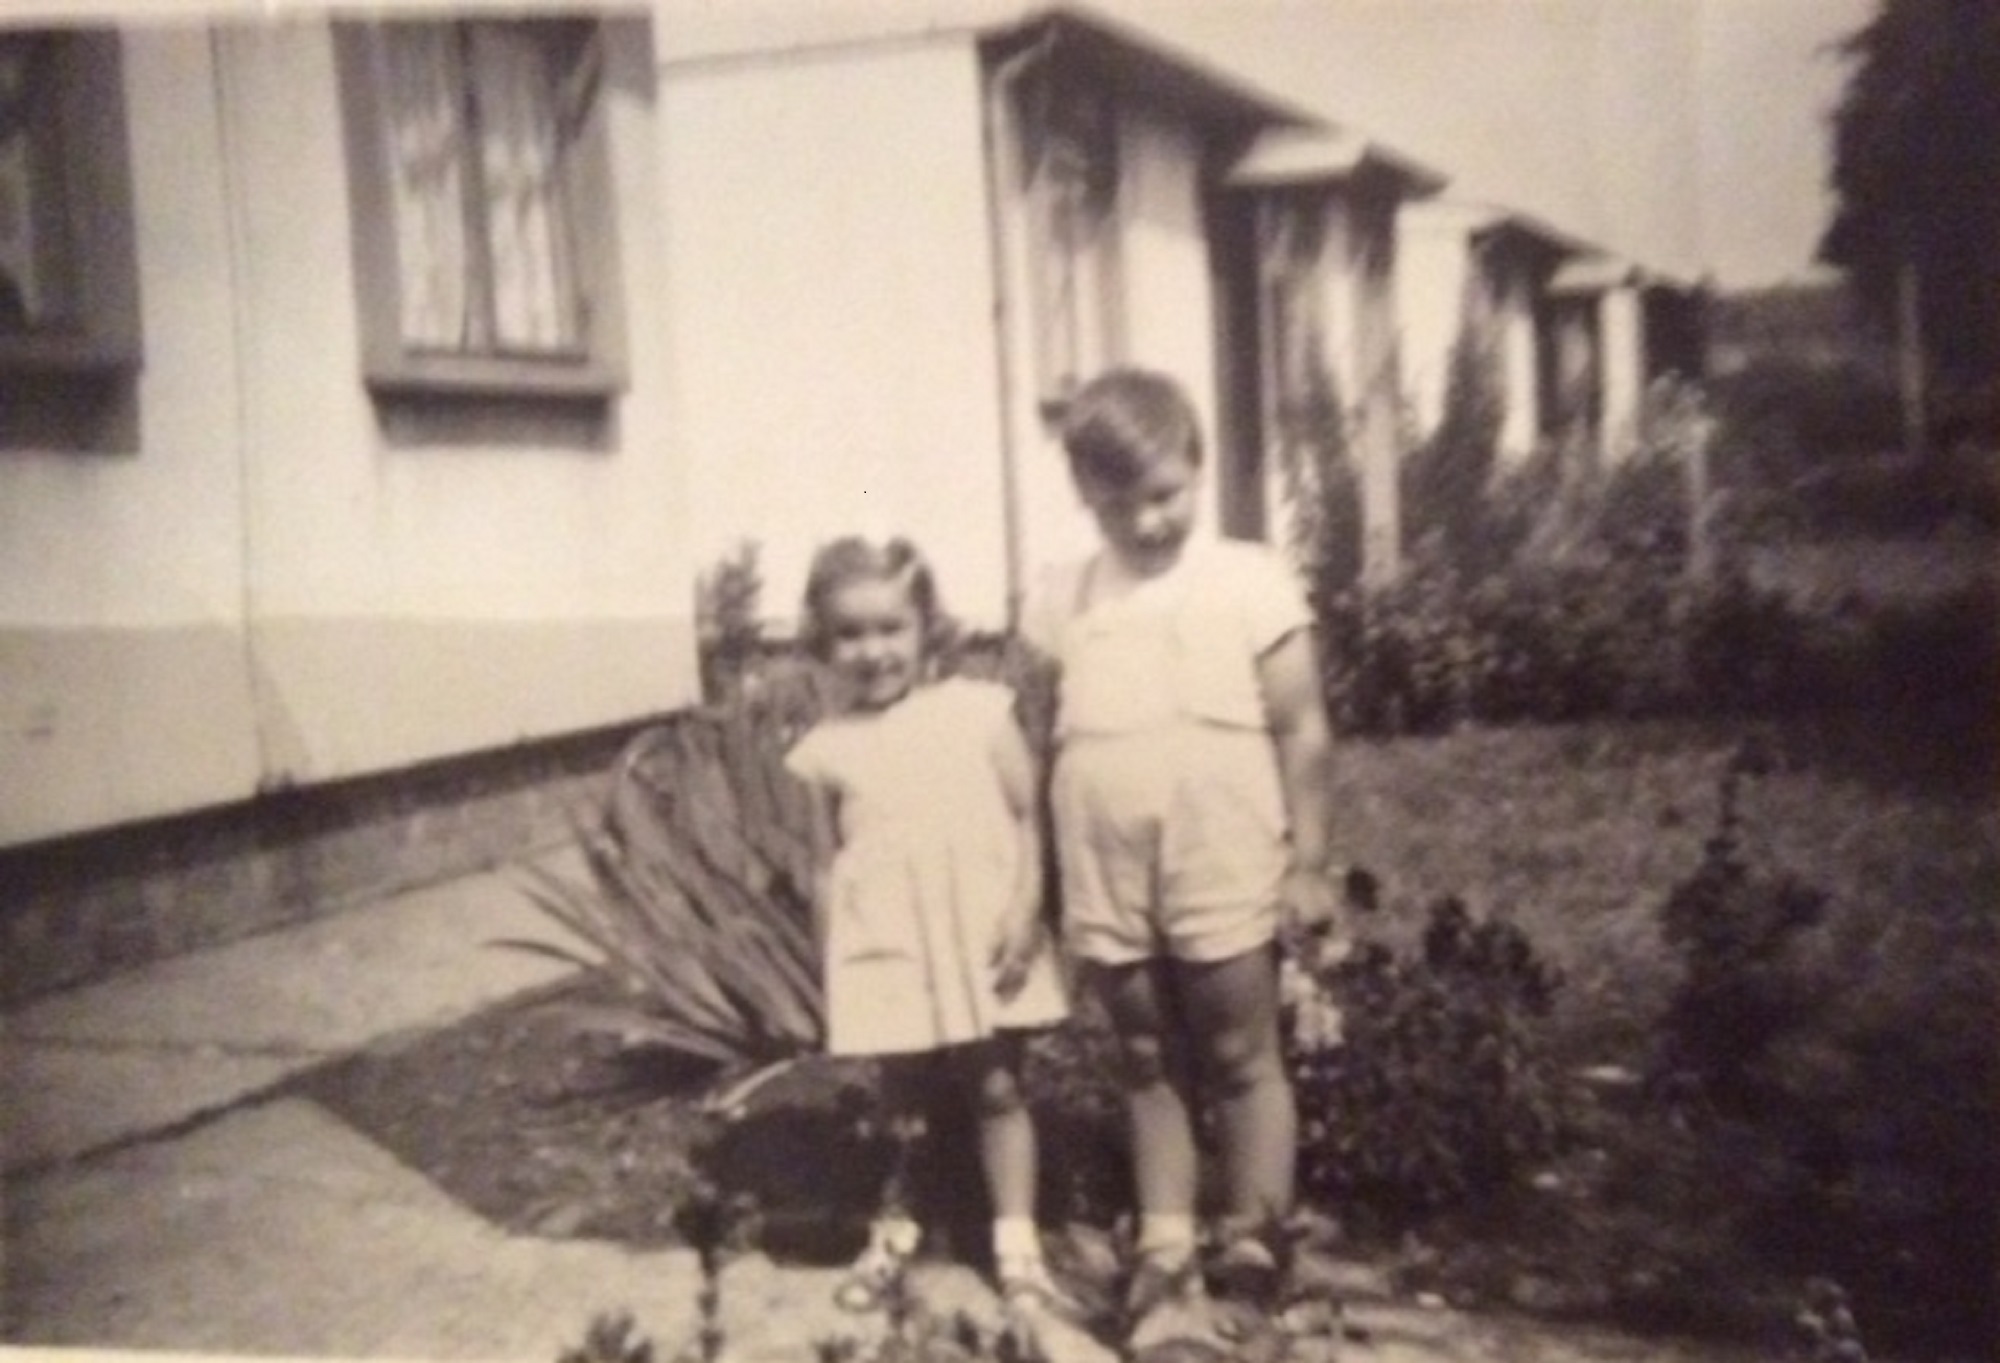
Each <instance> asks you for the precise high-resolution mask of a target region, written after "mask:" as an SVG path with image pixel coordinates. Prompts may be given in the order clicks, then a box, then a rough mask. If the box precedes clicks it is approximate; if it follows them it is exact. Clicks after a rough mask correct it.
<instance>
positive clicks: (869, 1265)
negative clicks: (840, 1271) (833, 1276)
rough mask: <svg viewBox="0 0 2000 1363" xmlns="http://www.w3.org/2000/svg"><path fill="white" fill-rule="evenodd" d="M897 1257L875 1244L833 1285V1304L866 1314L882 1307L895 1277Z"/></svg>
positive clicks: (846, 1309) (842, 1308) (857, 1313)
mask: <svg viewBox="0 0 2000 1363" xmlns="http://www.w3.org/2000/svg"><path fill="white" fill-rule="evenodd" d="M895 1277H896V1257H895V1256H894V1255H892V1254H890V1253H888V1252H887V1251H885V1250H881V1249H877V1248H873V1247H871V1248H870V1249H869V1250H868V1252H867V1253H865V1254H863V1255H862V1256H861V1257H860V1258H859V1259H857V1260H855V1261H854V1264H853V1265H852V1266H851V1267H850V1268H849V1269H848V1270H847V1276H846V1277H844V1278H842V1279H841V1280H840V1286H838V1287H836V1288H834V1289H833V1304H834V1305H835V1306H838V1307H839V1308H840V1309H841V1310H843V1311H852V1312H853V1313H855V1314H856V1315H864V1314H866V1313H868V1312H870V1311H879V1310H881V1309H882V1303H883V1302H884V1301H885V1300H887V1298H888V1295H889V1284H890V1283H892V1282H894V1281H895Z"/></svg>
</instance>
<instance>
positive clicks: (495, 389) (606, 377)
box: [362, 355, 626, 402]
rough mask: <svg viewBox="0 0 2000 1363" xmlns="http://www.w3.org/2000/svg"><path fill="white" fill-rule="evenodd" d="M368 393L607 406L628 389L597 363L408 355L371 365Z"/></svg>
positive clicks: (621, 377) (614, 371) (619, 373)
mask: <svg viewBox="0 0 2000 1363" xmlns="http://www.w3.org/2000/svg"><path fill="white" fill-rule="evenodd" d="M362 377H363V381H364V382H365V383H366V384H367V385H368V391H369V392H370V393H372V394H374V395H375V396H376V397H378V398H387V399H392V400H407V399H422V398H425V397H440V398H503V399H513V400H517V401H518V400H528V401H533V400H535V399H538V398H548V399H552V400H557V401H571V402H573V401H578V400H585V401H588V400H597V401H604V402H608V401H610V400H611V399H612V398H615V397H617V396H619V395H620V394H622V393H623V392H624V391H625V388H626V375H625V373H624V371H623V370H622V369H620V368H618V367H616V366H613V365H609V364H606V363H604V362H602V361H598V360H588V359H578V360H570V361H565V360H526V359H495V358H488V357H483V356H481V357H465V356H456V355H406V356H403V357H401V358H399V359H397V360H395V361H393V362H391V363H387V364H371V365H369V366H368V368H367V370H366V371H365V373H364V374H363V376H362Z"/></svg>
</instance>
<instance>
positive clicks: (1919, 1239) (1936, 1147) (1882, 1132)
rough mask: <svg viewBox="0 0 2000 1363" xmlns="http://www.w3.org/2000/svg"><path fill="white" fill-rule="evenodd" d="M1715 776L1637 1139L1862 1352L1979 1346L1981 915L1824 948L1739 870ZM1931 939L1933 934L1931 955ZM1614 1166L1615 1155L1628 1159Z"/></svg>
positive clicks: (1987, 1052)
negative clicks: (1836, 1304)
mask: <svg viewBox="0 0 2000 1363" xmlns="http://www.w3.org/2000/svg"><path fill="white" fill-rule="evenodd" d="M1765 761H1766V759H1765V758H1764V756H1763V755H1762V754H1761V753H1760V752H1759V751H1758V750H1757V749H1755V748H1754V747H1751V746H1746V747H1745V748H1744V749H1743V750H1741V751H1740V752H1739V753H1738V755H1737V757H1736V759H1735V760H1734V761H1733V762H1732V764H1731V767H1730V769H1729V771H1728V773H1727V774H1726V775H1725V777H1724V787H1723V793H1722V800H1721V814H1720V817H1719V822H1718V826H1717V830H1716V832H1715V834H1714V836H1713V837H1712V838H1711V839H1710V840H1709V842H1708V844H1707V848H1706V851H1705V853H1704V856H1703V859H1702V862H1701V864H1700V865H1699V866H1698V867H1697V868H1696V869H1695V871H1694V872H1693V874H1692V875H1690V876H1689V877H1688V879H1687V880H1685V881H1683V882H1682V883H1681V884H1680V885H1679V886H1677V887H1676V888H1675V890H1674V891H1673V893H1672V894H1671V895H1670V896H1669V898H1668V899H1667V901H1666V903H1665V904H1664V905H1663V906H1662V908H1661V915H1660V916H1661V928H1662V934H1663V937H1664V939H1665V941H1666V943H1667V944H1668V946H1669V947H1670V948H1671V949H1672V950H1673V951H1674V952H1675V954H1676V956H1677V957H1678V958H1679V960H1680V962H1681V965H1682V972H1683V974H1682V981H1681V984H1680V985H1679V987H1678V990H1677V992H1676V994H1675V996H1674V998H1673V1000H1672V1003H1671V1005H1670V1006H1669V1008H1668V1010H1667V1013H1666V1015H1665V1017H1664V1018H1663V1020H1662V1024H1661V1033H1660V1044H1659V1050H1658V1054H1657V1057H1656V1060H1655V1063H1654V1067H1653V1075H1652V1089H1653V1093H1654V1100H1655V1102H1656V1103H1657V1104H1658V1109H1659V1110H1658V1113H1657V1119H1658V1120H1660V1121H1662V1122H1664V1123H1665V1124H1666V1125H1668V1126H1670V1127H1672V1128H1675V1129H1678V1130H1680V1131H1682V1132H1684V1133H1686V1134H1687V1135H1688V1136H1689V1137H1690V1138H1691V1139H1692V1142H1693V1148H1694V1151H1695V1160H1696V1164H1695V1167H1697V1168H1698V1169H1699V1170H1700V1171H1701V1175H1702V1178H1703V1180H1704V1181H1706V1182H1707V1184H1708V1191H1707V1193H1706V1194H1705V1196H1704V1197H1703V1198H1701V1199H1700V1200H1699V1201H1698V1202H1695V1203H1693V1204H1691V1205H1690V1206H1689V1207H1687V1208H1684V1209H1683V1210H1682V1212H1681V1215H1682V1216H1683V1218H1685V1219H1693V1218H1692V1217H1691V1216H1690V1213H1691V1212H1695V1211H1697V1210H1699V1211H1700V1212H1701V1213H1702V1214H1704V1215H1705V1216H1706V1217H1707V1218H1708V1219H1709V1220H1710V1221H1711V1222H1717V1223H1720V1227H1721V1230H1722V1231H1723V1232H1725V1233H1726V1235H1727V1237H1728V1238H1729V1239H1732V1240H1734V1241H1736V1242H1737V1244H1736V1246H1735V1248H1736V1250H1737V1252H1739V1253H1740V1252H1742V1251H1743V1250H1746V1249H1747V1250H1749V1251H1751V1252H1753V1253H1754V1255H1755V1257H1756V1260H1757V1261H1758V1262H1761V1263H1764V1264H1767V1265H1771V1266H1773V1267H1776V1268H1777V1269H1779V1270H1781V1271H1790V1272H1791V1273H1793V1274H1798V1275H1805V1274H1810V1275H1825V1276H1828V1277H1831V1278H1832V1279H1834V1280H1836V1281H1838V1282H1840V1283H1841V1284H1843V1285H1844V1286H1845V1287H1846V1288H1847V1289H1849V1290H1850V1291H1851V1292H1852V1293H1853V1298H1854V1302H1855V1304H1856V1308H1857V1310H1858V1312H1859V1314H1860V1317H1861V1320H1862V1322H1863V1324H1864V1325H1865V1326H1866V1327H1867V1329H1868V1333H1869V1334H1870V1335H1871V1337H1876V1336H1879V1337H1881V1338H1884V1339H1886V1340H1889V1341H1892V1342H1896V1343H1899V1344H1904V1345H1915V1346H1919V1347H1926V1348H1966V1347H1979V1346H1980V1345H1982V1344H1989V1343H1990V1342H1991V1341H1992V1339H1993V1338H1994V1337H1995V1331H1996V1327H2000V1319H1996V1304H1995V1302H1994V1300H1993V1297H1992V1287H1993V1284H1994V1282H1995V1278H1996V1274H2000V1246H1996V1241H1995V1237H1994V1228H1995V1226H1996V1225H2000V1151H1996V1148H1995V1145H1994V1142H1993V1132H1994V1131H1995V1130H2000V1043H1996V1029H1995V1023H1996V1021H2000V1018H1996V1015H1995V1004H1994V998H1995V991H1996V988H2000V956H1996V946H2000V943H1996V941H1995V936H1994V932H1993V928H1992V924H1991V921H1990V919H1989V918H1988V917H1987V915H1986V912H1985V906H1983V905H1962V906H1957V908H1958V913H1957V914H1956V915H1953V914H1951V913H1943V914H1941V913H1939V912H1938V909H1939V907H1941V906H1926V908H1925V910H1924V911H1922V917H1921V920H1920V921H1921V923H1922V926H1921V927H1920V926H1918V925H1917V923H1912V924H1907V925H1906V924H1897V925H1895V929H1894V930H1896V931H1899V932H1902V933H1903V934H1904V939H1903V941H1902V942H1901V944H1900V949H1899V950H1898V951H1897V952H1895V953H1893V954H1886V955H1885V954H1884V953H1882V952H1880V951H1878V950H1876V949H1874V945H1873V944H1870V945H1868V946H1860V945H1854V946H1849V947H1847V948H1846V949H1843V947H1842V943H1841V942H1840V940H1839V935H1838V934H1837V933H1836V932H1835V931H1834V930H1833V928H1832V925H1831V924H1830V922H1829V913H1828V909H1829V905H1830V902H1831V901H1830V898H1829V896H1828V895H1827V894H1826V893H1825V892H1824V891H1822V890H1820V889H1818V888H1816V887H1814V886H1812V885H1810V884H1808V883H1806V882H1804V881H1802V880H1801V879H1799V878H1798V877H1796V876H1795V875H1792V874H1790V873H1789V872H1786V871H1784V870H1782V869H1774V868H1768V867H1763V866H1760V865H1758V864H1757V862H1756V859H1755V858H1753V857H1752V856H1751V854H1750V851H1749V844H1748V839H1747V836H1746V820H1745V819H1744V818H1743V816H1742V813H1741V805H1742V803H1743V800H1744V798H1745V794H1746V791H1747V790H1748V789H1749V788H1750V786H1751V783H1752V782H1753V781H1754V780H1755V778H1756V777H1757V776H1758V775H1760V774H1761V773H1762V772H1763V770H1764V767H1765ZM1930 934H1935V935H1930ZM1637 1148H1640V1147H1639V1146H1636V1145H1635V1146H1631V1147H1629V1148H1628V1153H1629V1149H1637Z"/></svg>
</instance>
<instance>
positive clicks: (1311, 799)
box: [1257, 628, 1335, 929]
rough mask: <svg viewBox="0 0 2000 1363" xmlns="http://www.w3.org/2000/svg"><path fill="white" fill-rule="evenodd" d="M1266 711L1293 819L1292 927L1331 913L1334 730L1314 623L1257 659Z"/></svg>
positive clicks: (1287, 901) (1288, 914)
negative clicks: (1323, 691)
mask: <svg viewBox="0 0 2000 1363" xmlns="http://www.w3.org/2000/svg"><path fill="white" fill-rule="evenodd" d="M1257 682H1258V686H1259V687H1260V689H1261V690H1262V692H1263V696H1264V714H1265V718H1266V719H1267V721H1268V722H1269V724H1270V726H1271V737H1272V741H1273V743H1274V744H1275V745H1276V747H1277V757H1278V780H1279V784H1280V786H1281V788H1282V789H1283V791H1284V797H1285V814H1286V817H1287V819H1288V821H1289V822H1290V825H1291V837H1292V857H1291V866H1290V867H1289V869H1288V870H1287V871H1286V873H1285V880H1284V885H1283V886H1282V888H1281V889H1280V890H1279V909H1280V911H1281V912H1282V913H1284V915H1285V918H1286V926H1287V928H1288V929H1296V928H1301V927H1309V926H1318V925H1321V924H1325V923H1329V922H1331V921H1332V919H1333V917H1334V904H1335V900H1334V893H1333V886H1332V884H1331V882H1330V881H1329V879H1328V872H1329V871H1330V870H1331V868H1332V858H1333V846H1332V827H1333V738H1332V734H1331V732H1330V730H1329V728H1328V725H1327V721H1326V702H1325V700H1324V698H1323V697H1322V696H1321V693H1320V679H1319V658H1318V652H1317V650H1316V648H1315V647H1314V644H1313V634H1312V630H1311V629H1310V628H1302V629H1296V630H1293V631H1292V632H1291V633H1290V634H1288V635H1286V636H1285V638H1284V639H1282V640H1281V641H1279V642H1278V643H1277V644H1275V645H1274V646H1272V647H1271V648H1270V649H1269V650H1268V651H1266V652H1265V653H1264V654H1263V656H1262V657H1260V658H1259V659H1258V660H1257Z"/></svg>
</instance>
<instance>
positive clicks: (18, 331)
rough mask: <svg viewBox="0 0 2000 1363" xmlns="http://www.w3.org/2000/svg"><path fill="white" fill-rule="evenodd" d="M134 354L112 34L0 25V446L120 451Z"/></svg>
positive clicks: (127, 198)
mask: <svg viewBox="0 0 2000 1363" xmlns="http://www.w3.org/2000/svg"><path fill="white" fill-rule="evenodd" d="M138 359H139V306H138V274H137V265H136V254H135V251H134V248H133V235H132V190H131V171H130V164H129V153H128V150H127V140H126V128H125V101H124V86H123V78H122V71H121V65H120V54H119V46H118V38H117V35H116V34H115V33H113V32H110V31H106V30H94V29H70V30H63V31H43V30H9V31H0V446H5V447H9V448H15V447H42V446H46V447H50V448H57V449H65V448H78V449H100V448H126V447H129V445H130V444H131V441H132V438H133V436H134V434H135V432H136V427H135V425H134V423H133V422H132V421H131V420H130V417H131V403H132V397H133V387H134V382H133V381H134V377H135V374H136V371H137V368H138Z"/></svg>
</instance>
